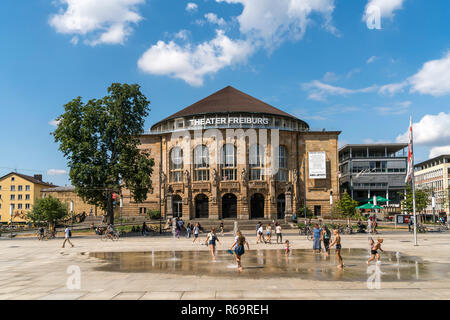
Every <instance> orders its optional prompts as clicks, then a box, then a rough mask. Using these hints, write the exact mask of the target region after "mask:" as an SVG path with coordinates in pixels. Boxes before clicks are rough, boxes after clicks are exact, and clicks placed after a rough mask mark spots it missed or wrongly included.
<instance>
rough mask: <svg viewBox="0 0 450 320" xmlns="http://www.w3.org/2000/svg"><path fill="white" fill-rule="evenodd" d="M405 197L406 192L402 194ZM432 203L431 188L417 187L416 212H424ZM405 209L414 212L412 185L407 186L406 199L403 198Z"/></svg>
mask: <svg viewBox="0 0 450 320" xmlns="http://www.w3.org/2000/svg"><path fill="white" fill-rule="evenodd" d="M401 196H402V197H404V194H401ZM430 203H431V190H428V189H416V212H417V213H421V212H423V211H424V210H425V209H426V208H427V207H428V206H429V205H430ZM402 207H403V210H404V211H406V212H407V213H410V214H412V213H413V212H414V210H413V192H412V187H411V185H409V184H408V185H407V186H406V199H404V200H402Z"/></svg>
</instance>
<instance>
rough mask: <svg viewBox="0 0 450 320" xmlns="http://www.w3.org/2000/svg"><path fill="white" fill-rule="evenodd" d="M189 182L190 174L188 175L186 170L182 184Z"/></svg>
mask: <svg viewBox="0 0 450 320" xmlns="http://www.w3.org/2000/svg"><path fill="white" fill-rule="evenodd" d="M190 181H191V174H190V173H189V170H186V171H185V172H184V183H186V184H189V182H190Z"/></svg>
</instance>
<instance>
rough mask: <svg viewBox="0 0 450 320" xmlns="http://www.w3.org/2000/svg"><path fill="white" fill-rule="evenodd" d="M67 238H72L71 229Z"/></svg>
mask: <svg viewBox="0 0 450 320" xmlns="http://www.w3.org/2000/svg"><path fill="white" fill-rule="evenodd" d="M69 238H72V230H69Z"/></svg>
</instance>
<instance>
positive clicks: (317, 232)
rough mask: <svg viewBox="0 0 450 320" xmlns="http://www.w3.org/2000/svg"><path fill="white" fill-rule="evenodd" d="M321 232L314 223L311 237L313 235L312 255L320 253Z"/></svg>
mask: <svg viewBox="0 0 450 320" xmlns="http://www.w3.org/2000/svg"><path fill="white" fill-rule="evenodd" d="M320 233H321V230H320V227H319V225H318V224H317V223H316V224H315V225H314V230H313V235H314V241H313V253H320V251H321V246H320V239H321V235H320Z"/></svg>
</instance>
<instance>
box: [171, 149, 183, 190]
mask: <svg viewBox="0 0 450 320" xmlns="http://www.w3.org/2000/svg"><path fill="white" fill-rule="evenodd" d="M169 168H170V181H171V182H181V181H183V150H182V149H181V148H180V147H174V148H173V149H172V150H171V152H170V159H169Z"/></svg>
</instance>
